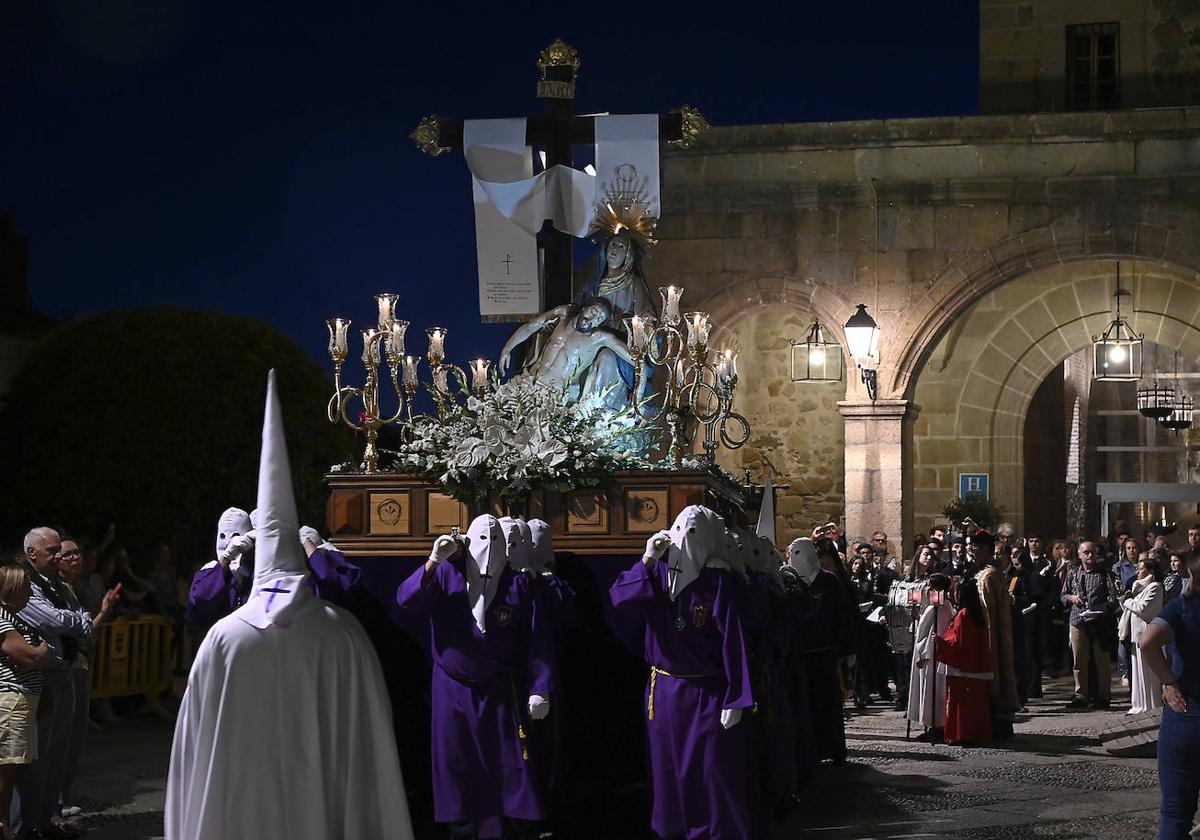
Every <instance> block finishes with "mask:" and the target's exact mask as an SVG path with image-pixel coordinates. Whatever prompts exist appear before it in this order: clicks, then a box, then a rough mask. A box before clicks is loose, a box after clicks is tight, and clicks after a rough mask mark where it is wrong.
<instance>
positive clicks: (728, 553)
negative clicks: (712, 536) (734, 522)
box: [708, 528, 746, 575]
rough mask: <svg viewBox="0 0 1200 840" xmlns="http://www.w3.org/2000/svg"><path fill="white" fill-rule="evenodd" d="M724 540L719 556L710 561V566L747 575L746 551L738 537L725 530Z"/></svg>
mask: <svg viewBox="0 0 1200 840" xmlns="http://www.w3.org/2000/svg"><path fill="white" fill-rule="evenodd" d="M724 531H725V534H724V538H723V539H722V540H721V550H720V552H719V553H718V555H717V556H716V557H715V558H713V559H711V560H709V561H708V565H709V566H713V567H714V568H718V569H728V570H729V571H731V572H737V573H738V574H739V575H745V574H746V550H745V548H743V546H742V542H741V540H740V539H739V538H738V535H737V534H735V533H734V532H733V531H731V530H730V529H728V528H724Z"/></svg>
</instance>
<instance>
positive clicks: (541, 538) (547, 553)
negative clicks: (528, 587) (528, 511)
mask: <svg viewBox="0 0 1200 840" xmlns="http://www.w3.org/2000/svg"><path fill="white" fill-rule="evenodd" d="M529 541H530V542H531V543H532V544H533V551H532V552H531V554H530V557H531V562H530V565H531V566H532V567H533V570H534V571H535V572H537V573H538V574H541V573H542V572H544V571H546V569H549V568H550V567H551V566H553V565H554V535H553V534H552V533H551V532H550V523H548V522H546V521H545V520H542V519H530V520H529Z"/></svg>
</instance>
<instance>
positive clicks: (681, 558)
mask: <svg viewBox="0 0 1200 840" xmlns="http://www.w3.org/2000/svg"><path fill="white" fill-rule="evenodd" d="M724 544H725V526H724V525H723V524H721V519H720V517H719V516H717V514H716V513H714V512H713V511H711V510H709V509H708V508H706V507H703V506H701V505H689V506H688V507H685V508H684V509H683V510H681V511H680V512H679V515H678V516H677V517H675V522H674V523H673V524H672V525H671V545H670V547H669V548H668V549H667V558H666V559H667V568H668V570H669V574H668V577H667V579H668V582H669V589H668V594H669V595H670V597H671V600H672V601H674V600H675V599H676V598H678V597H679V593H680V592H682V591H683V590H684V589H686V588H687V587H688V585H689V584H691V583H692V582H693V581H694V580H696V578H698V577H700V570H701V569H703V568H704V566H705V564H707V563H708V561H710V560H715V559H717V558H718V557H719V556H720V553H721V548H722V546H723V545H724Z"/></svg>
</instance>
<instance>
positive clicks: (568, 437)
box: [392, 375, 651, 502]
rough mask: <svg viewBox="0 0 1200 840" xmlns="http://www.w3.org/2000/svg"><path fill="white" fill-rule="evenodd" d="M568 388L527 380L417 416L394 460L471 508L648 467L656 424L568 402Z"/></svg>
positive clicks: (599, 404)
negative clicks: (488, 498)
mask: <svg viewBox="0 0 1200 840" xmlns="http://www.w3.org/2000/svg"><path fill="white" fill-rule="evenodd" d="M565 398H566V393H565V390H564V389H561V388H555V387H551V386H549V385H546V384H543V383H540V382H538V381H537V380H536V379H534V378H533V377H530V376H527V375H519V376H514V377H513V378H511V379H509V380H508V381H507V382H503V383H495V384H494V387H493V388H492V389H491V390H490V391H488V393H486V394H485V395H484V396H482V397H475V396H471V397H468V398H467V400H466V401H465V404H464V403H459V402H454V401H446V402H445V403H443V405H442V413H441V415H440V417H420V418H417V419H416V420H415V421H414V423H413V426H412V428H411V434H410V435H409V436H408V437H409V439H408V440H407V442H405V443H404V444H403V445H401V446H400V447H399V448H398V449H396V450H394V451H393V452H392V454H393V455H394V456H395V463H394V465H393V469H394V470H395V471H397V472H413V473H419V474H420V475H422V476H424V477H425V478H426V479H427V480H429V481H433V482H436V483H438V484H441V485H442V486H443V487H444V488H445V489H446V492H447V493H448V494H450V495H451V496H453V497H454V498H456V499H459V500H460V501H464V502H470V501H473V500H475V499H477V498H479V497H480V496H482V495H484V494H488V493H498V494H499V495H500V496H512V495H523V494H527V493H529V492H530V491H531V490H534V489H545V490H554V491H559V492H566V491H568V490H572V489H574V488H576V487H586V486H593V485H595V484H598V483H599V482H600V480H601V478H603V477H604V476H606V475H610V474H611V473H613V472H615V471H616V470H624V469H645V468H648V467H649V466H650V463H649V462H648V461H646V460H645V459H644V458H643V457H642V456H641V454H640V453H641V451H643V450H644V448H645V445H646V442H647V440H648V437H649V432H650V427H651V424H650V421H646V420H643V419H641V418H639V417H637V416H636V415H635V414H634V413H633V412H632V411H628V410H625V411H614V410H613V409H612V408H610V407H608V406H606V405H605V404H604V401H603V397H602V395H596V396H594V397H593V398H591V399H588V400H583V401H579V402H575V403H572V404H569V405H568V404H566V399H565Z"/></svg>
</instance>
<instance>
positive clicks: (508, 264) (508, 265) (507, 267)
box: [500, 254, 512, 274]
mask: <svg viewBox="0 0 1200 840" xmlns="http://www.w3.org/2000/svg"><path fill="white" fill-rule="evenodd" d="M500 262H502V263H504V273H505V274H512V254H505V255H504V259H502V260H500Z"/></svg>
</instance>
